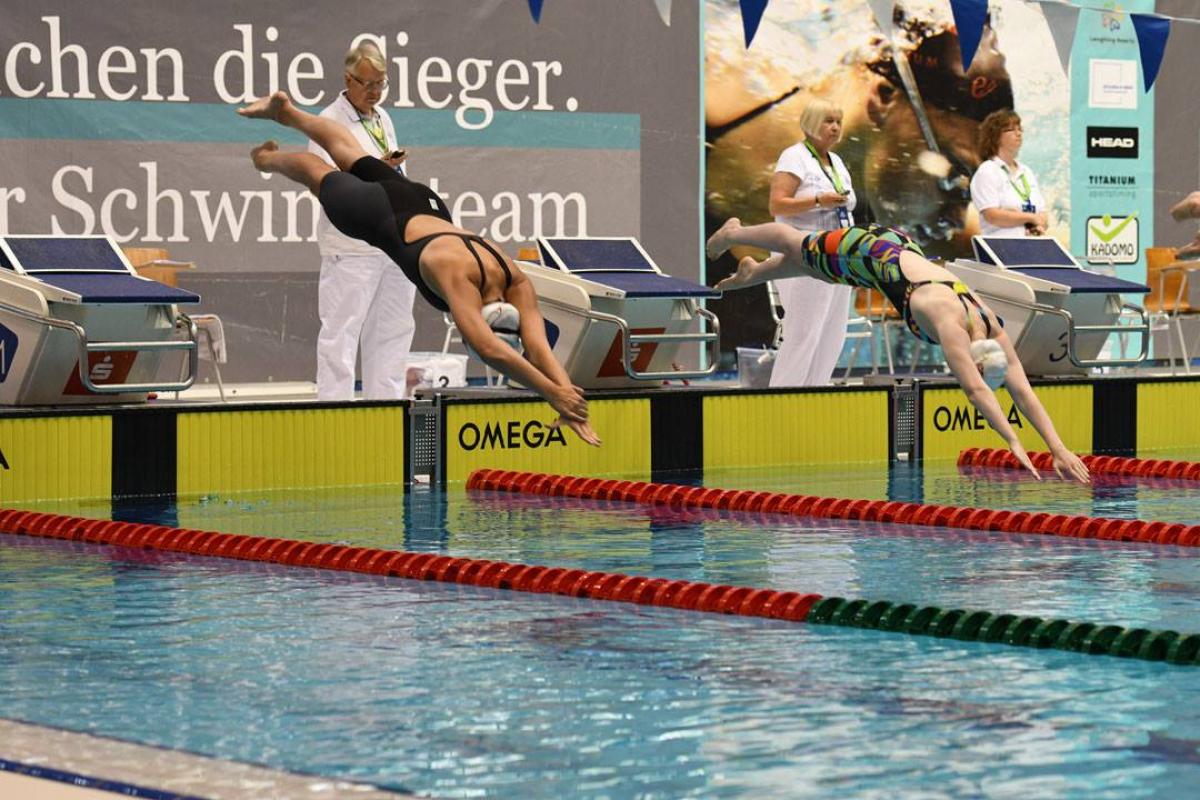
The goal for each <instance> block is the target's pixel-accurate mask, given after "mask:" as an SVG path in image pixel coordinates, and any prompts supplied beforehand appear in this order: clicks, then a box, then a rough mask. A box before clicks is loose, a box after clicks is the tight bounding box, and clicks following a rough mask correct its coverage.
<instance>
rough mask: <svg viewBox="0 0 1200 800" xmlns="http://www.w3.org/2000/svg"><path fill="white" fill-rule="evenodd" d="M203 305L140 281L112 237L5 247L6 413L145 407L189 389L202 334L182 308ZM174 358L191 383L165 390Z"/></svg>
mask: <svg viewBox="0 0 1200 800" xmlns="http://www.w3.org/2000/svg"><path fill="white" fill-rule="evenodd" d="M198 302H200V296H199V295H197V294H194V293H192V292H188V291H184V290H182V289H177V288H174V287H171V286H166V285H164V284H161V283H158V282H156V281H152V280H149V279H148V278H142V277H140V276H139V275H138V274H137V273H136V272H134V270H133V267H131V266H130V264H129V262H128V261H127V260H126V259H125V256H124V255H123V254H122V253H121V250H120V248H119V247H117V246H116V244H115V243H113V242H112V240H110V239H109V238H108V237H105V236H3V237H0V405H9V406H25V405H48V404H55V405H57V404H84V403H108V402H126V403H128V402H144V401H145V400H146V397H147V394H148V393H149V392H155V391H182V390H183V389H187V388H188V387H189V386H191V385H192V383H193V382H194V381H195V376H196V359H197V349H196V326H195V324H193V323H192V321H191V320H190V319H189V318H188V317H187V316H186V315H185V314H182V313H180V312H179V311H178V310H177V308H176V305H177V304H180V303H198ZM181 334H182V337H183V338H181ZM168 351H182V352H183V353H184V354H185V356H186V369H185V371H184V374H183V377H182V378H180V379H179V380H178V381H172V382H160V381H156V380H155V377H156V375H157V373H158V367H159V362H160V359H161V356H162V354H163V353H164V352H168Z"/></svg>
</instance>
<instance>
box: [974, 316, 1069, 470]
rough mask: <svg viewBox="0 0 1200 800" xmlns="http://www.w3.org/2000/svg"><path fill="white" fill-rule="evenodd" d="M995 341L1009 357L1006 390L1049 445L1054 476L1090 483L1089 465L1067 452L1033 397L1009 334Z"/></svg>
mask: <svg viewBox="0 0 1200 800" xmlns="http://www.w3.org/2000/svg"><path fill="white" fill-rule="evenodd" d="M996 341H997V342H999V343H1000V346H1001V347H1003V348H1004V354H1005V355H1006V356H1008V372H1007V373H1006V374H1005V377H1004V386H1005V388H1007V389H1008V393H1009V395H1011V396H1012V399H1013V402H1014V403H1016V404H1017V409H1018V410H1019V411H1020V412H1021V413H1022V414H1023V415H1024V416H1025V419H1027V420H1029V422H1030V424H1032V425H1033V428H1034V430H1036V431H1037V432H1038V435H1039V436H1041V437H1042V441H1043V442H1045V443H1046V448H1047V449H1048V450H1049V451H1050V455H1051V456H1052V457H1053V459H1054V472H1055V474H1056V475H1058V477H1060V478H1066V477H1068V476H1069V477H1071V478H1074V479H1075V480H1077V481H1079V482H1080V483H1088V482H1090V481H1091V479H1092V476H1091V474H1090V473H1089V472H1088V468H1087V465H1085V464H1084V463H1083V460H1082V459H1080V458H1079V456H1077V455H1075V454H1074V453H1072V452H1071V451H1070V450H1068V449H1067V446H1066V445H1065V444H1064V443H1063V440H1062V439H1061V438H1060V437H1059V435H1058V431H1057V430H1055V428H1054V422H1052V421H1051V419H1050V415H1049V414H1048V413H1047V412H1046V408H1045V406H1043V405H1042V401H1041V400H1039V399H1038V396H1037V394H1035V393H1034V391H1033V387H1032V386H1030V385H1029V378H1028V376H1026V375H1025V368H1024V367H1023V366H1021V359H1019V358H1017V351H1016V349H1015V348H1013V346H1012V342H1011V341H1010V340H1009V338H1008V334H1006V333H1005V332H1004V331H1003V330H1001V331H1000V332H999V333H998V334H997V336H996Z"/></svg>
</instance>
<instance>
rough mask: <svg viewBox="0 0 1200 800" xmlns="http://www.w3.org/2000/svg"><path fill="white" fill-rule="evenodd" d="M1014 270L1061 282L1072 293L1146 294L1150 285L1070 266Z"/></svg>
mask: <svg viewBox="0 0 1200 800" xmlns="http://www.w3.org/2000/svg"><path fill="white" fill-rule="evenodd" d="M1015 271H1017V272H1019V273H1021V274H1022V275H1028V276H1029V277H1031V278H1041V279H1042V280H1044V281H1054V282H1055V283H1061V284H1063V285H1065V286H1068V287H1070V289H1071V291H1072V292H1073V293H1079V294H1089V293H1091V294H1112V293H1113V292H1128V293H1130V294H1146V293H1147V292H1149V291H1150V287H1149V286H1146V285H1145V284H1141V283H1134V282H1133V281H1126V280H1122V279H1121V278H1114V277H1113V276H1112V275H1102V274H1100V273H1099V272H1089V271H1087V270H1085V269H1074V268H1072V267H1065V268H1064V267H1016V268H1015Z"/></svg>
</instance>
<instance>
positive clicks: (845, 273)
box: [705, 219, 1090, 482]
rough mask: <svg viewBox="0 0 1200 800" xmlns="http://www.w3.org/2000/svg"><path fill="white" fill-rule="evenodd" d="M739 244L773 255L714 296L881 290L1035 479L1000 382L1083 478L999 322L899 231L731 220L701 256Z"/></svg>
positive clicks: (1059, 464)
mask: <svg viewBox="0 0 1200 800" xmlns="http://www.w3.org/2000/svg"><path fill="white" fill-rule="evenodd" d="M739 244H740V245H750V246H752V247H761V248H764V249H767V250H771V251H773V252H774V255H772V256H771V257H770V258H768V259H767V260H766V261H762V262H759V261H756V260H755V259H753V258H750V257H749V256H747V257H745V258H743V259H742V260H741V261H740V262H739V263H738V268H737V272H735V273H734V274H733V275H731V276H729V277H728V278H726V279H725V280H723V281H721V282H720V283H718V284H717V286H716V288H717V289H721V290H728V289H741V288H744V287H746V286H754V285H755V284H759V283H765V282H766V281H769V280H779V279H781V278H794V277H800V276H804V277H809V278H816V279H817V280H821V281H825V282H826V283H842V284H849V285H851V286H865V287H870V288H873V289H877V290H879V291H881V292H883V294H884V295H886V296H887V298H888V299H889V300H890V301H891V303H892V304H893V305H895V306H896V310H897V311H899V312H900V315H901V317H902V318H903V319H904V320H905V322H906V323H907V324H908V326H909V328H910V329H912V330H913V331H914V333H916V334H917V335H918V336H920V337H921V338H923V339H925V340H926V341H929V342H934V343H936V344H939V345H941V348H942V352H943V353H944V354H945V357H946V364H947V366H949V367H950V371H951V372H953V373H954V377H956V378H957V379H958V383H959V386H961V387H962V390H963V392H964V393H965V394H966V395H967V399H968V400H970V401H971V404H972V405H973V406H975V408H977V409H978V410H979V412H980V413H981V414H983V416H984V417H986V418H987V421H988V423H989V424H990V425H991V426H992V429H993V430H995V431H996V432H997V433H998V434H1000V436H1002V437H1003V438H1004V441H1005V442H1006V443H1007V444H1008V447H1009V449H1010V450H1012V452H1013V455H1015V456H1016V457H1017V459H1018V460H1019V461H1020V462H1021V463H1022V464H1023V465H1025V468H1026V469H1028V470H1029V471H1030V472H1032V473H1033V474H1034V475H1035V476H1037V477H1039V478H1040V477H1041V476H1040V475H1038V472H1037V470H1036V469H1034V467H1033V463H1032V462H1031V461H1030V460H1029V455H1028V454H1027V453H1026V452H1025V448H1024V446H1023V445H1022V444H1021V441H1020V439H1018V438H1017V434H1016V432H1015V431H1014V430H1013V427H1012V425H1011V424H1009V422H1008V419H1007V418H1006V417H1005V415H1004V411H1003V410H1002V409H1001V408H1000V403H999V401H997V400H996V396H995V395H994V394H993V393H992V389H993V388H996V387H998V386H999V385H1000V383H1004V384H1006V385H1007V388H1008V392H1009V394H1010V395H1011V396H1012V399H1013V401H1014V402H1015V403H1016V404H1017V408H1019V409H1020V411H1021V413H1022V414H1024V415H1025V418H1026V419H1028V420H1029V421H1030V422H1031V423H1032V424H1033V427H1034V428H1035V429H1036V430H1037V432H1038V433H1039V434H1040V435H1041V437H1042V439H1043V441H1045V443H1046V445H1047V447H1048V448H1049V450H1050V453H1051V454H1052V455H1053V457H1054V471H1055V472H1056V473H1058V475H1059V476H1060V477H1062V476H1064V475H1069V476H1071V477H1073V478H1075V479H1076V480H1079V481H1082V482H1087V481H1088V480H1089V479H1090V476H1089V475H1088V470H1087V467H1085V466H1084V464H1083V462H1082V461H1081V460H1080V459H1079V457H1078V456H1076V455H1075V454H1074V453H1072V452H1071V451H1070V450H1068V449H1067V447H1066V445H1064V444H1063V442H1062V439H1060V438H1059V436H1058V432H1057V431H1055V429H1054V423H1053V422H1051V421H1050V415H1049V414H1047V413H1046V409H1045V408H1044V407H1043V406H1042V403H1041V401H1040V400H1038V398H1037V395H1036V394H1034V392H1033V388H1032V387H1030V385H1029V379H1028V378H1027V377H1026V376H1025V369H1024V368H1023V367H1022V366H1021V362H1020V360H1019V359H1018V358H1017V353H1016V351H1015V350H1014V349H1013V346H1012V343H1011V342H1010V341H1009V339H1008V335H1007V334H1005V332H1004V328H1003V327H1002V326H1001V325H1000V321H999V319H998V318H997V317H996V315H995V314H994V313H993V312H992V311H991V309H989V308H988V307H987V306H986V305H984V304H983V303H981V302H980V301H979V300H978V299H977V298H976V297H975V296H974V295H973V294H971V292H970V290H969V289H968V288H967V287H966V286H965V285H964V284H962V283H961V282H960V281H959V280H958V279H957V278H956V277H955V276H954V274H953V273H951V272H950V271H949V270H947V269H945V268H944V267H940V266H938V265H937V264H934V263H933V262H931V261H929V260H928V259H926V258H925V257H924V255H923V254H922V253H921V249H920V247H919V246H917V245H916V244H915V243H914V242H913V241H912V240H911V239H909V238H908V237H907V236H906V235H905V234H903V233H901V232H900V231H897V230H893V229H890V228H884V227H881V226H871V227H866V228H863V227H853V228H840V229H837V230H832V231H801V230H797V229H796V228H793V227H792V226H790V225H784V224H781V223H777V222H770V223H766V224H763V225H753V226H749V227H746V226H743V225H742V224H741V223H740V222H739V221H738V220H736V219H731V220H729V221H728V222H726V223H725V224H724V225H723V226H721V229H720V230H718V231H717V232H716V233H714V234H713V235H712V237H711V238H710V239H709V240H708V244H707V246H706V248H705V249H706V250H707V253H708V257H709V258H712V259H715V258H717V257H718V256H720V255H721V254H722V253H724V252H725V251H726V250H728V249H729V248H730V247H731V246H733V245H739ZM989 351H990V352H989Z"/></svg>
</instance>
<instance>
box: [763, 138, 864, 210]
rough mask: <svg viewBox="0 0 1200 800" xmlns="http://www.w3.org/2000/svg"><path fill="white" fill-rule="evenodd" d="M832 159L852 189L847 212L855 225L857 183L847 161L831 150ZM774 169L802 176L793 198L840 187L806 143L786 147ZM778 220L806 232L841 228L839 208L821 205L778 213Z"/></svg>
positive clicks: (844, 184) (835, 167)
mask: <svg viewBox="0 0 1200 800" xmlns="http://www.w3.org/2000/svg"><path fill="white" fill-rule="evenodd" d="M829 160H830V161H832V162H833V168H834V169H835V170H836V171H837V174H838V177H839V178H841V181H842V186H844V187H845V188H847V189H849V190H850V196H849V198H847V201H846V211H847V213H848V214H849V216H850V224H851V225H853V224H854V214H853V211H854V206H855V205H856V204H857V203H858V198H857V197H856V196H855V194H854V186H853V185H851V183H850V173H849V172H848V171H847V170H846V164H845V162H844V161H842V159H841V158H840V157H839V156H838V154H837V153H830V154H829ZM775 171H776V172H786V173H788V174H791V175H795V176H796V177H797V178H799V179H800V185H799V186H797V187H796V191H795V192H794V193H793V194H792V196H793V197H807V196H811V195H813V194H814V193H816V194H824V193H826V192H836V191H837V187H836V186H834V185H833V181H832V180H830V178H829V175H828V174H827V173H826V172H825V170H824V169H822V167H821V164H820V162H819V161H817V159H816V158H815V157H814V156H813V154H812V153H811V152H810V151H809V149H808V148H807V147H806V146H805V145H804V142H800V143H799V144H794V145H792V146H791V147H789V148H788V149H787V150H784V151H783V152H782V153H781V154H780V155H779V161H778V162H776V164H775ZM775 221H776V222H784V223H787V224H788V225H791V226H793V227H795V228H800V229H801V230H807V231H825V230H833V229H834V228H840V227H841V223H840V222H839V221H838V212H837V209H836V208H822V207H819V206H818V207H816V208H813V209H812V210H811V211H805V212H804V213H803V214H791V215H788V216H777V217H775Z"/></svg>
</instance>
